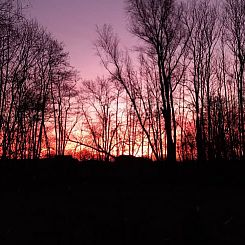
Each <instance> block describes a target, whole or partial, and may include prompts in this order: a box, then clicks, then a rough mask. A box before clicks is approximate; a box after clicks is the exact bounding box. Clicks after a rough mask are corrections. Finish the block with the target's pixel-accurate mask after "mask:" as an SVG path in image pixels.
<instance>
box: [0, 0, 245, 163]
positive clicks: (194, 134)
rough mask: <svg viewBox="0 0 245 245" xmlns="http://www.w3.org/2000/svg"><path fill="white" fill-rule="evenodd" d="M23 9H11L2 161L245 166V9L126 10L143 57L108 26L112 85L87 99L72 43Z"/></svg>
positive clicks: (194, 4)
mask: <svg viewBox="0 0 245 245" xmlns="http://www.w3.org/2000/svg"><path fill="white" fill-rule="evenodd" d="M20 2H21V1H6V0H0V26H1V28H0V155H1V158H20V159H27V158H28V159H33V158H40V157H49V156H51V155H64V154H65V153H66V154H67V153H69V154H73V156H75V157H78V158H81V159H88V158H96V159H100V160H109V159H111V158H112V157H115V156H119V155H124V154H127V155H134V156H146V157H149V158H151V159H154V160H158V161H161V160H164V159H167V160H169V161H176V159H178V160H182V161H184V160H193V159H198V160H201V161H205V160H216V159H225V160H232V159H244V154H245V125H244V116H245V115H244V100H245V98H244V93H245V89H244V86H245V85H244V79H245V78H244V73H245V72H244V70H245V2H244V1H243V0H223V1H221V2H219V3H215V2H214V1H208V0H199V1H198V0H192V1H183V2H179V1H174V0H126V1H125V5H126V13H127V17H128V18H127V20H128V28H129V31H130V32H131V34H132V35H134V36H135V38H136V40H137V44H138V45H137V47H134V48H133V49H131V50H124V49H123V48H121V46H120V41H119V37H118V36H117V35H116V34H115V33H114V31H113V29H112V27H111V26H109V25H104V26H101V27H98V28H97V40H96V42H95V48H96V50H97V54H98V57H99V58H100V61H101V63H102V64H103V66H104V67H105V70H106V72H107V76H105V77H103V78H100V77H98V78H97V79H95V80H93V81H85V80H83V81H82V82H81V84H80V90H78V89H77V86H76V85H77V84H76V83H77V80H78V77H77V72H76V71H75V70H74V69H73V68H72V67H71V66H70V64H69V55H68V53H67V52H66V51H65V50H64V46H63V44H62V43H60V42H59V41H57V40H56V39H55V38H54V37H53V36H52V35H51V34H50V33H48V32H47V31H46V30H45V29H44V28H43V27H42V26H40V25H39V24H38V23H37V22H36V21H34V20H30V19H28V18H26V17H25V14H24V11H23V7H22V6H21V4H20ZM81 24H82V23H81ZM95 72H96V71H95ZM68 145H69V147H68Z"/></svg>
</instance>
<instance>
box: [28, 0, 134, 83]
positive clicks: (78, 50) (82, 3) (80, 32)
mask: <svg viewBox="0 0 245 245" xmlns="http://www.w3.org/2000/svg"><path fill="white" fill-rule="evenodd" d="M29 2H30V3H31V7H30V9H29V10H28V13H29V15H30V16H31V17H33V18H36V19H37V20H38V22H39V23H40V24H41V25H43V26H44V27H46V28H47V30H48V31H50V32H51V33H52V34H53V35H54V37H55V38H57V39H58V40H59V41H62V42H63V43H64V44H65V47H66V50H67V51H68V52H69V53H70V57H71V65H73V66H74V67H75V68H76V69H78V70H79V71H80V74H81V77H82V78H84V79H93V78H95V77H96V76H97V75H103V74H104V73H105V71H104V69H103V68H102V66H101V65H100V61H99V58H98V57H97V56H96V54H95V50H94V47H93V42H94V41H95V39H96V31H95V30H96V27H95V26H96V25H103V24H111V25H112V26H113V28H114V30H115V32H116V33H118V35H119V38H120V40H121V44H122V46H123V47H130V46H132V44H133V38H132V35H131V34H130V33H128V31H127V27H126V25H127V24H126V15H125V11H124V0H29Z"/></svg>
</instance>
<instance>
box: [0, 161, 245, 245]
mask: <svg viewBox="0 0 245 245" xmlns="http://www.w3.org/2000/svg"><path fill="white" fill-rule="evenodd" d="M244 169H245V168H244V167H243V166H242V163H241V162H240V163H239V162H229V163H225V162H223V163H219V164H218V163H206V164H199V165H198V166H197V163H186V164H185V165H183V166H180V165H179V166H178V167H171V168H170V167H165V166H164V164H163V163H159V164H157V165H156V164H155V163H150V162H147V161H143V160H141V161H139V160H138V161H136V160H135V159H131V160H130V161H128V160H127V159H126V160H125V159H124V160H123V161H122V162H119V163H113V164H111V165H109V164H108V163H107V164H106V163H97V162H90V163H84V164H81V163H78V162H76V161H74V160H72V159H53V160H39V161H8V162H7V161H5V162H3V161H2V162H0V171H1V172H0V178H1V179H0V181H1V183H0V191H1V200H0V226H1V228H0V244H2V245H5V244H34V245H36V244H52V245H55V244H92V245H94V244H104V243H105V244H115V245H120V244H136V243H141V244H196V245H201V244H219V243H221V244H234V245H239V244H241V245H244V244H245V210H244V208H245V198H244V197H245V192H244V190H245V171H244Z"/></svg>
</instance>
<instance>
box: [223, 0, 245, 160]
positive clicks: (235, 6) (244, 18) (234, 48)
mask: <svg viewBox="0 0 245 245" xmlns="http://www.w3.org/2000/svg"><path fill="white" fill-rule="evenodd" d="M224 27H225V30H226V43H227V45H228V47H229V49H230V51H231V53H232V55H233V56H234V75H235V79H236V86H237V96H238V108H239V117H238V119H239V139H240V147H239V148H240V157H241V158H243V157H244V154H245V125H244V91H245V90H244V71H245V2H244V1H243V0H236V1H235V0H225V2H224Z"/></svg>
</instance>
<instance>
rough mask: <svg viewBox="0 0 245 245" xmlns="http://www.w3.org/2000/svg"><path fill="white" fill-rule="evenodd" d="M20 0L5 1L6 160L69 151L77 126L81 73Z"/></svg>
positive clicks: (0, 11)
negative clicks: (76, 100)
mask: <svg viewBox="0 0 245 245" xmlns="http://www.w3.org/2000/svg"><path fill="white" fill-rule="evenodd" d="M24 7H25V6H22V5H21V1H8V0H1V1H0V154H1V158H20V159H26V158H31V159H33V158H40V157H43V156H50V155H51V154H58V155H60V154H64V150H65V147H66V144H67V133H68V132H69V130H70V129H71V128H72V124H73V123H72V121H74V120H76V117H75V116H73V117H71V114H72V113H74V110H72V108H73V107H74V102H73V98H74V96H76V94H77V91H76V87H75V85H76V72H75V71H74V69H73V68H72V67H71V66H70V64H69V56H68V53H67V52H65V50H64V47H63V44H62V43H60V42H58V41H57V40H56V39H55V38H54V37H53V36H52V35H51V34H50V33H48V32H47V31H46V30H45V29H44V28H43V27H42V26H40V25H39V24H38V23H37V22H36V21H35V20H30V19H27V18H26V17H25V14H24V11H23V10H24Z"/></svg>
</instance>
